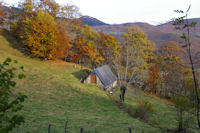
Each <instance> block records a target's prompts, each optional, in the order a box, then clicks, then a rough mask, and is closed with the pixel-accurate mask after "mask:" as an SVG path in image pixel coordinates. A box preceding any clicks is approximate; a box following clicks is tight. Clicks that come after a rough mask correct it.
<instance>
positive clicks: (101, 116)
mask: <svg viewBox="0 0 200 133" xmlns="http://www.w3.org/2000/svg"><path fill="white" fill-rule="evenodd" d="M15 45H17V43H16V42H15V40H14V39H13V38H12V37H11V36H9V35H0V62H2V61H4V60H5V59H6V58H7V57H10V58H12V59H16V60H18V62H19V65H23V66H24V68H25V74H26V79H24V80H22V81H18V82H17V89H16V91H21V92H23V93H24V94H26V95H27V96H28V98H27V99H26V101H25V107H24V109H23V111H22V112H21V113H22V114H24V116H25V120H26V122H25V123H24V124H23V125H22V126H21V127H19V128H18V129H16V130H15V131H13V132H17V133H44V132H47V129H48V128H47V127H48V124H52V133H61V132H64V123H65V121H68V131H69V132H70V133H77V132H79V130H80V128H81V127H83V128H84V133H94V132H95V133H127V132H128V128H129V127H130V128H132V129H133V132H134V133H141V132H145V133H163V132H166V130H167V129H173V128H176V126H177V121H176V117H175V116H176V112H175V111H174V107H173V105H170V104H167V103H166V102H163V100H160V99H159V98H153V97H152V96H148V95H146V94H144V93H142V92H141V91H136V90H135V89H129V90H128V92H127V93H126V94H127V95H126V97H127V98H126V100H125V107H126V108H129V109H132V110H134V109H135V105H136V103H137V101H138V100H140V99H147V100H148V101H151V102H152V103H153V104H154V105H155V107H156V110H157V111H156V114H155V115H153V116H151V118H150V120H149V122H143V121H141V120H139V119H136V118H133V117H131V116H130V115H129V114H128V113H127V112H126V111H125V110H121V109H119V108H118V106H116V103H115V102H114V99H117V98H119V97H118V96H117V95H114V94H113V95H111V94H108V93H107V92H105V91H103V90H101V89H100V88H98V87H96V86H94V85H86V84H82V83H80V82H79V78H80V77H81V69H80V66H78V67H77V68H74V65H75V64H73V63H67V62H63V61H40V60H39V59H33V58H29V57H27V56H25V55H23V54H22V53H21V52H19V50H17V49H15V48H14V47H15ZM126 108H125V109H126ZM191 130H192V129H191Z"/></svg>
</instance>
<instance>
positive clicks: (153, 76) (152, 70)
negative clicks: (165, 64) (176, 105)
mask: <svg viewBox="0 0 200 133" xmlns="http://www.w3.org/2000/svg"><path fill="white" fill-rule="evenodd" d="M161 78H162V77H161V74H160V71H159V67H157V66H155V65H152V66H150V67H149V78H148V80H147V85H148V86H149V87H150V89H151V91H152V92H153V91H155V92H156V91H157V90H158V87H157V86H158V83H159V82H160V80H161Z"/></svg>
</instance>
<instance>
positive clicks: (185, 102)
mask: <svg viewBox="0 0 200 133" xmlns="http://www.w3.org/2000/svg"><path fill="white" fill-rule="evenodd" d="M172 102H173V103H174V104H175V107H176V110H177V113H178V115H177V117H178V131H185V130H186V129H187V128H188V120H184V113H185V112H189V110H190V109H192V105H193V104H192V102H191V101H190V98H189V97H188V96H187V95H185V94H184V93H176V94H175V95H174V96H173V98H172Z"/></svg>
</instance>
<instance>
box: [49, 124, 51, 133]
mask: <svg viewBox="0 0 200 133" xmlns="http://www.w3.org/2000/svg"><path fill="white" fill-rule="evenodd" d="M50 132H51V124H49V125H48V133H50Z"/></svg>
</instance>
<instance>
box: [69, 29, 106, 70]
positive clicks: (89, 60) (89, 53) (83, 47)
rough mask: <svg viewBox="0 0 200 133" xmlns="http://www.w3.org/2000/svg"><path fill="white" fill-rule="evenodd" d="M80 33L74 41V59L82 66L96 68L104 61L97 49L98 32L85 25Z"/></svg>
mask: <svg viewBox="0 0 200 133" xmlns="http://www.w3.org/2000/svg"><path fill="white" fill-rule="evenodd" d="M79 30H80V33H79V34H78V35H77V36H76V37H75V39H74V40H73V46H72V48H71V49H72V59H73V60H74V61H77V62H80V63H81V64H84V63H85V64H91V67H92V68H95V67H96V65H97V64H99V63H101V61H103V60H104V59H103V58H102V56H101V55H100V54H99V52H98V51H97V49H96V48H95V38H96V35H97V34H96V32H94V31H92V29H91V27H89V26H88V25H84V26H83V28H80V29H79Z"/></svg>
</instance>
